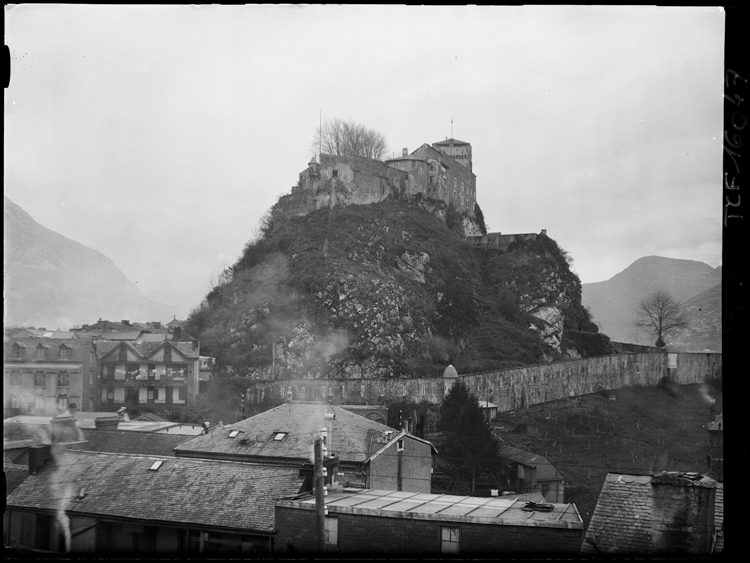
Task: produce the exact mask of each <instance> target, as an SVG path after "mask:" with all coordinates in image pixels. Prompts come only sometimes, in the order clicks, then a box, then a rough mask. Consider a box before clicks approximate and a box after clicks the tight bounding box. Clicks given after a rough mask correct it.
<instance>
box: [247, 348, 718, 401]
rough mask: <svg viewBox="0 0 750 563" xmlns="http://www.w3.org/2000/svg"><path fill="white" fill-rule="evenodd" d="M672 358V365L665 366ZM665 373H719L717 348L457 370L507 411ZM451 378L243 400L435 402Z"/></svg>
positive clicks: (252, 395) (274, 384) (323, 383)
mask: <svg viewBox="0 0 750 563" xmlns="http://www.w3.org/2000/svg"><path fill="white" fill-rule="evenodd" d="M670 363H671V364H672V365H674V366H675V367H669V366H670ZM665 376H669V377H671V378H672V379H673V380H674V381H675V382H676V383H679V384H682V385H687V384H691V383H704V382H706V381H710V380H713V379H721V377H722V360H721V354H717V353H687V352H682V353H676V354H613V355H611V356H600V357H596V358H584V359H576V360H568V361H563V362H554V363H549V364H542V365H537V366H528V367H525V368H516V369H506V370H501V371H491V372H485V373H477V374H467V375H462V376H459V377H460V379H461V381H463V382H464V383H465V384H466V385H467V386H468V387H469V389H470V390H471V391H472V392H473V393H475V394H476V395H478V396H479V397H480V398H482V399H486V398H489V400H490V401H491V402H493V403H495V404H496V405H497V406H498V411H500V412H506V411H512V410H515V409H520V408H524V407H528V406H530V405H536V404H541V403H546V402H548V401H554V400H557V399H565V398H568V397H574V396H577V395H586V394H589V393H595V392H597V391H601V390H609V389H619V388H621V387H633V386H646V387H652V386H655V385H658V383H659V381H660V380H661V378H662V377H665ZM451 382H452V379H443V378H439V377H437V378H410V379H402V378H392V379H325V380H322V379H304V380H286V381H279V380H277V381H258V382H256V383H254V384H253V385H252V386H251V387H249V388H248V390H247V401H248V404H249V405H254V406H256V407H259V408H260V409H263V408H264V407H265V408H270V407H271V406H275V405H277V404H281V403H282V402H284V400H285V398H286V393H288V392H289V391H290V390H291V391H292V398H293V399H297V400H323V401H328V400H330V401H332V402H334V403H337V404H349V405H374V404H385V403H389V402H392V401H403V400H404V399H407V400H408V399H410V400H412V401H413V402H416V403H418V402H421V401H426V402H429V403H433V404H439V403H440V402H441V401H442V400H443V397H444V395H445V393H446V391H447V389H449V388H450V384H451Z"/></svg>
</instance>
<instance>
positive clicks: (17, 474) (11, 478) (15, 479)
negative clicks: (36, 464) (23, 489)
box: [3, 463, 29, 495]
mask: <svg viewBox="0 0 750 563" xmlns="http://www.w3.org/2000/svg"><path fill="white" fill-rule="evenodd" d="M3 473H4V474H5V494H6V495H9V494H10V493H12V492H13V491H15V490H16V489H17V488H18V486H19V485H20V484H21V483H23V482H24V481H25V480H26V477H28V476H29V467H28V465H16V464H14V463H3Z"/></svg>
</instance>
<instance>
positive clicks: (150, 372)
mask: <svg viewBox="0 0 750 563" xmlns="http://www.w3.org/2000/svg"><path fill="white" fill-rule="evenodd" d="M155 375H156V364H148V376H149V377H154V376H155Z"/></svg>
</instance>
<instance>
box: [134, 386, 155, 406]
mask: <svg viewBox="0 0 750 563" xmlns="http://www.w3.org/2000/svg"><path fill="white" fill-rule="evenodd" d="M151 396H152V397H153V392H152V394H151ZM138 402H139V403H145V402H148V390H147V389H146V388H145V387H139V388H138Z"/></svg>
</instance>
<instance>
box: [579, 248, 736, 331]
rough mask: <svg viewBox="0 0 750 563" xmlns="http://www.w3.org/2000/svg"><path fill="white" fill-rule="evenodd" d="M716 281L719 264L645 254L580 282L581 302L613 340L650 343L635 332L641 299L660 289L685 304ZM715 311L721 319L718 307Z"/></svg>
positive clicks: (718, 279)
mask: <svg viewBox="0 0 750 563" xmlns="http://www.w3.org/2000/svg"><path fill="white" fill-rule="evenodd" d="M719 284H721V266H719V267H718V268H712V267H711V266H709V265H708V264H705V263H703V262H698V261H695V260H678V259H675V258H664V257H661V256H646V257H644V258H639V259H638V260H636V261H635V262H633V263H632V264H631V265H630V266H628V267H627V268H625V269H624V270H623V271H622V272H620V273H619V274H617V275H615V276H613V277H612V278H610V279H609V280H607V281H603V282H596V283H585V284H583V285H582V291H583V305H584V306H585V307H588V308H589V309H590V311H591V314H592V316H593V319H594V322H596V323H597V324H599V325H600V327H601V329H602V331H603V332H605V333H606V334H607V335H609V336H610V338H612V340H614V341H616V342H632V343H638V344H652V342H651V341H650V340H651V337H650V336H647V335H645V334H642V333H638V332H636V330H635V329H634V327H633V320H634V318H635V315H636V310H637V308H638V304H639V303H640V301H641V300H642V299H644V298H646V297H648V296H649V295H650V294H651V293H653V292H654V291H657V290H660V289H663V290H665V291H667V292H669V293H670V294H671V295H672V297H674V298H675V299H677V300H678V301H681V302H683V303H685V302H686V301H687V300H689V299H691V298H692V297H695V296H697V295H698V294H700V293H702V292H704V291H706V290H708V289H710V288H712V287H714V286H717V285H719ZM719 290H720V287H719ZM716 314H718V319H719V321H718V322H720V319H721V309H720V308H719V309H718V310H717V311H716Z"/></svg>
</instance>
